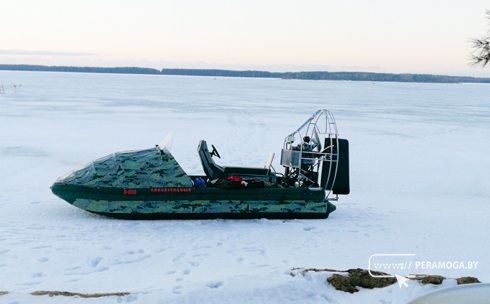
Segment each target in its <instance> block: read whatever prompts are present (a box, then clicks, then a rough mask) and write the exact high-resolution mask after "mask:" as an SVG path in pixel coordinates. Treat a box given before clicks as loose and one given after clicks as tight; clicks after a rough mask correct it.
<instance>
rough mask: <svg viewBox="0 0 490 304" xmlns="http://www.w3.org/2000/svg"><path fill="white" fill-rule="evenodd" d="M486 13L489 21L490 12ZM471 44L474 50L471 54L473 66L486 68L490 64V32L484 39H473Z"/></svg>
mask: <svg viewBox="0 0 490 304" xmlns="http://www.w3.org/2000/svg"><path fill="white" fill-rule="evenodd" d="M486 13H487V18H488V20H490V10H487V11H486ZM489 25H490V22H489ZM471 43H472V44H473V49H474V51H473V52H472V53H471V64H472V65H482V67H485V66H486V65H487V64H488V62H490V30H489V31H488V32H487V35H485V36H484V37H482V38H475V39H471Z"/></svg>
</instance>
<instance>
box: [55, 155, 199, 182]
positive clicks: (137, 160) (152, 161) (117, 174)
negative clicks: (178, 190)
mask: <svg viewBox="0 0 490 304" xmlns="http://www.w3.org/2000/svg"><path fill="white" fill-rule="evenodd" d="M56 183H58V184H67V185H83V186H89V187H114V188H131V189H141V188H151V187H192V180H191V178H190V177H189V176H188V175H187V174H186V173H185V172H184V170H183V169H182V168H181V167H180V165H179V164H178V163H177V161H176V160H175V158H174V157H173V156H172V154H170V153H169V152H166V151H162V150H160V149H159V148H158V147H155V148H151V149H146V150H139V151H128V152H119V153H114V154H111V155H108V156H105V157H102V158H100V159H98V160H96V161H94V162H92V163H90V164H88V165H86V166H84V167H82V168H80V169H77V170H75V171H73V172H70V173H69V174H67V175H65V176H64V177H61V178H60V179H58V180H57V181H56Z"/></svg>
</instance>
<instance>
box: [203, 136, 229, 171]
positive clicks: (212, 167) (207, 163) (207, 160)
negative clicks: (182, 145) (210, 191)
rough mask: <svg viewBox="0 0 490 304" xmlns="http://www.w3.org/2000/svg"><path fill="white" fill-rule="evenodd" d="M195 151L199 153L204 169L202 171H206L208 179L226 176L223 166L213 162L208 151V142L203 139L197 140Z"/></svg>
mask: <svg viewBox="0 0 490 304" xmlns="http://www.w3.org/2000/svg"><path fill="white" fill-rule="evenodd" d="M197 151H198V153H199V158H200V159H201V164H202V168H203V169H204V173H206V176H207V177H208V178H209V179H217V178H224V177H226V175H225V170H224V169H223V167H221V166H219V165H217V164H216V163H215V162H214V160H213V157H212V156H211V153H209V150H208V144H207V143H206V141H205V140H201V141H200V142H199V146H198V147H197Z"/></svg>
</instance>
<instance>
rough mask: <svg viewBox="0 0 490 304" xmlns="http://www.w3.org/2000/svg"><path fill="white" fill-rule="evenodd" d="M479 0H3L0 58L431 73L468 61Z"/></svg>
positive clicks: (463, 66) (478, 22)
mask: <svg viewBox="0 0 490 304" xmlns="http://www.w3.org/2000/svg"><path fill="white" fill-rule="evenodd" d="M486 9H490V2H488V0H409V1H405V0H400V1H396V0H369V1H368V0H344V1H341V0H337V1H332V0H301V1H300V0H297V1H288V0H283V1H268V0H246V1H242V0H239V1H232V0H228V1H224V0H207V1H197V0H179V1H177V0H167V1H165V0H134V1H129V0H119V1H116V0H97V1H95V0H44V1H39V0H2V2H1V4H0V12H1V18H0V28H1V31H0V33H1V36H0V63H16V64H17V63H18V64H20V63H26V64H44V65H77V66H145V67H152V68H157V69H161V68H164V67H186V68H191V67H194V68H225V69H240V70H241V69H259V70H271V71H299V70H329V71H340V70H345V71H372V72H388V73H405V72H406V73H433V74H451V75H473V76H488V77H490V68H487V69H480V68H474V67H471V66H470V65H469V56H470V53H471V44H470V43H469V40H470V39H471V38H475V37H480V36H483V35H485V34H486V33H487V31H488V29H489V28H490V27H489V25H488V20H487V19H486V15H485V10H486Z"/></svg>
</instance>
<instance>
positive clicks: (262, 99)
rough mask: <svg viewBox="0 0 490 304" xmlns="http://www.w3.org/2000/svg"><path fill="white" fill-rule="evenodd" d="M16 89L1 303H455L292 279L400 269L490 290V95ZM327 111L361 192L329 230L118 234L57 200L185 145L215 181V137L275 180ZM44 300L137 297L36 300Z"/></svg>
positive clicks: (230, 226)
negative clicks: (75, 187) (93, 178)
mask: <svg viewBox="0 0 490 304" xmlns="http://www.w3.org/2000/svg"><path fill="white" fill-rule="evenodd" d="M0 84H3V85H4V87H5V94H2V95H0V293H1V292H2V291H6V292H9V293H8V294H6V295H0V302H1V303H127V302H136V303H361V302H362V303H405V302H407V301H408V300H410V299H413V298H415V297H417V296H419V295H421V294H424V293H426V292H428V291H431V290H434V289H436V288H440V287H434V286H422V285H420V284H419V283H418V282H415V281H409V282H408V287H403V286H402V287H399V286H398V285H397V284H395V285H392V286H390V287H387V288H383V289H376V290H367V289H362V290H361V291H360V292H358V293H355V294H348V293H344V292H341V291H336V290H335V289H334V288H333V287H332V286H331V285H329V284H327V283H326V279H327V278H328V277H329V276H331V274H332V273H330V272H318V273H314V272H307V273H306V274H305V275H301V271H296V272H294V271H292V269H293V268H333V269H339V270H345V269H349V268H357V267H359V268H368V266H369V265H368V261H369V258H370V257H371V255H373V254H386V253H389V254H415V257H413V261H443V262H444V261H462V262H467V261H475V262H478V265H477V267H476V268H474V269H430V270H426V269H413V267H412V269H410V271H408V272H407V271H405V272H404V273H400V274H401V275H407V274H408V273H430V274H439V275H444V276H446V277H449V278H457V277H461V276H476V277H478V278H479V279H480V280H481V281H483V282H490V272H489V270H490V255H489V254H488V249H489V244H490V242H489V235H488V231H489V228H490V221H489V220H488V218H489V217H490V204H489V201H490V187H489V185H490V173H489V172H490V154H489V153H488V151H489V150H490V133H489V132H490V131H489V130H490V86H489V85H482V84H411V83H371V82H331V81H297V80H279V79H244V78H212V77H208V78H206V77H173V76H153V75H151V76H148V75H109V74H107V75H105V74H76V73H47V72H6V71H1V72H0ZM13 84H16V85H17V87H16V88H14V87H13ZM19 84H20V85H21V86H19ZM14 89H15V90H14ZM321 108H327V109H329V110H331V111H332V112H333V113H334V115H335V117H336V120H337V124H338V127H339V132H340V134H341V137H343V138H347V139H349V141H350V173H351V194H350V195H348V196H341V198H340V201H338V202H336V203H335V204H336V205H337V210H336V211H335V212H334V213H333V214H332V215H331V216H330V218H328V219H326V220H265V219H263V220H201V221H126V220H114V219H108V218H103V217H99V216H95V215H92V214H89V213H87V212H84V211H83V210H80V209H77V208H75V207H73V206H70V205H69V204H68V203H66V202H64V201H62V200H61V199H58V198H57V197H55V196H54V195H53V194H52V193H51V191H50V189H49V187H50V186H51V184H52V183H53V182H54V181H55V180H56V179H57V178H58V177H59V176H61V175H63V174H65V173H67V172H68V171H71V170H72V169H74V168H76V167H78V166H81V165H83V164H85V163H87V162H89V161H91V160H93V159H96V158H99V157H101V156H104V155H107V154H110V153H112V152H116V151H124V150H132V149H143V148H148V147H152V146H154V144H157V143H158V142H160V140H162V139H163V138H164V137H165V136H166V135H167V134H168V133H172V134H173V135H174V141H173V146H172V153H173V155H174V156H175V157H176V159H177V160H178V161H179V163H180V164H181V165H182V167H183V168H184V170H186V172H187V173H189V174H200V173H202V169H201V166H200V162H199V159H198V155H197V150H196V149H197V144H198V142H199V140H200V139H206V140H207V141H208V143H210V144H211V143H212V144H214V145H215V146H216V147H217V148H218V150H219V152H220V154H221V156H222V159H221V160H220V163H221V164H224V165H243V166H263V165H264V164H265V162H266V160H267V156H268V154H269V153H270V152H275V153H276V156H277V155H280V149H281V147H282V144H283V140H284V137H285V136H286V135H287V134H289V133H291V132H292V131H294V130H296V128H297V127H299V126H300V125H301V124H302V123H303V122H304V121H305V120H306V119H307V118H308V117H310V116H311V114H313V113H314V112H315V111H316V110H318V109H321ZM278 158H279V157H276V159H275V161H274V167H275V168H276V169H277V170H278V171H281V170H280V165H279V159H278ZM292 272H293V273H295V274H296V275H295V276H293V275H291V273H292ZM385 272H389V273H392V274H395V272H394V271H391V272H390V271H389V270H385ZM398 272H399V271H398ZM398 272H397V274H398ZM454 284H456V283H455V281H454V280H447V281H445V282H444V283H443V285H444V286H450V285H454ZM40 290H57V291H70V292H78V293H110V292H129V293H130V295H128V296H123V297H106V298H98V299H82V298H79V297H62V296H58V297H49V296H33V295H31V294H30V293H31V292H34V291H40Z"/></svg>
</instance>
